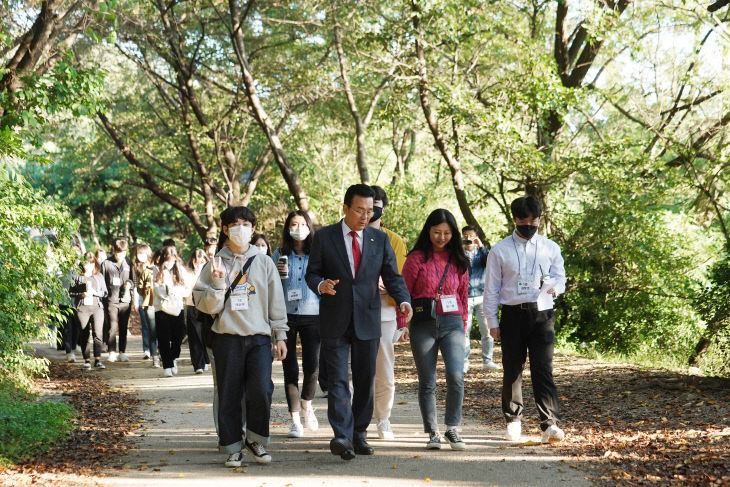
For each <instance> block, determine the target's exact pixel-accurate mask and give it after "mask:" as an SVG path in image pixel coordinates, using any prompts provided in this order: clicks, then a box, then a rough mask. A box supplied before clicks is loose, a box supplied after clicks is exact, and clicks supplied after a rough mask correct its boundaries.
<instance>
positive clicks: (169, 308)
mask: <svg viewBox="0 0 730 487" xmlns="http://www.w3.org/2000/svg"><path fill="white" fill-rule="evenodd" d="M161 301H162V306H161V307H160V309H161V311H162V312H163V313H166V314H168V315H172V316H178V315H179V314H180V313H181V312H182V310H183V299H182V297H180V296H178V295H176V294H168V295H167V297H166V298H164V299H162V300H161Z"/></svg>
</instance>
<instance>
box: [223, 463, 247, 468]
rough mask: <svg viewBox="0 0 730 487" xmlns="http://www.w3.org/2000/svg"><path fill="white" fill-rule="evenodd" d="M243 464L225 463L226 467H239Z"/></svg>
mask: <svg viewBox="0 0 730 487" xmlns="http://www.w3.org/2000/svg"><path fill="white" fill-rule="evenodd" d="M242 463H243V462H226V467H231V468H234V467H240V466H241V464H242Z"/></svg>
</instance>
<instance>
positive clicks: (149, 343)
mask: <svg viewBox="0 0 730 487" xmlns="http://www.w3.org/2000/svg"><path fill="white" fill-rule="evenodd" d="M138 302H139V320H140V322H141V323H142V350H143V351H145V352H149V353H150V355H151V356H153V357H154V356H156V355H157V326H156V324H155V308H153V307H152V306H144V307H143V306H142V296H140V297H139V301H138Z"/></svg>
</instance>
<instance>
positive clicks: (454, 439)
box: [444, 428, 466, 450]
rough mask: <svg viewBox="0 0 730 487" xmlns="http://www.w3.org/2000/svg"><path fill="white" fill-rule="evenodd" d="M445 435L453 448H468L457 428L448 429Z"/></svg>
mask: <svg viewBox="0 0 730 487" xmlns="http://www.w3.org/2000/svg"><path fill="white" fill-rule="evenodd" d="M444 436H445V437H446V439H447V440H448V442H449V445H451V449H452V450H466V444H465V443H464V440H462V439H461V437H460V436H459V433H458V432H457V431H456V428H449V429H447V430H446V433H444Z"/></svg>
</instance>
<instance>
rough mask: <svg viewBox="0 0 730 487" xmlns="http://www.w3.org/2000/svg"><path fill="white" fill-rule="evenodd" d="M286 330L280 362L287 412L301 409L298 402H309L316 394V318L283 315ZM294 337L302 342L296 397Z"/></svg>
mask: <svg viewBox="0 0 730 487" xmlns="http://www.w3.org/2000/svg"><path fill="white" fill-rule="evenodd" d="M287 318H288V325H289V331H287V332H286V350H287V353H286V358H285V359H284V361H283V367H284V385H285V388H286V389H285V390H286V402H287V404H288V405H289V412H290V413H294V412H297V411H299V410H300V409H301V407H300V404H299V399H300V398H301V399H304V400H305V401H311V400H312V399H313V398H314V393H315V392H316V391H317V375H318V371H319V316H318V315H287ZM297 334H299V339H300V340H301V342H302V369H303V372H304V380H303V382H302V392H301V397H300V394H299V364H298V363H297Z"/></svg>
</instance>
